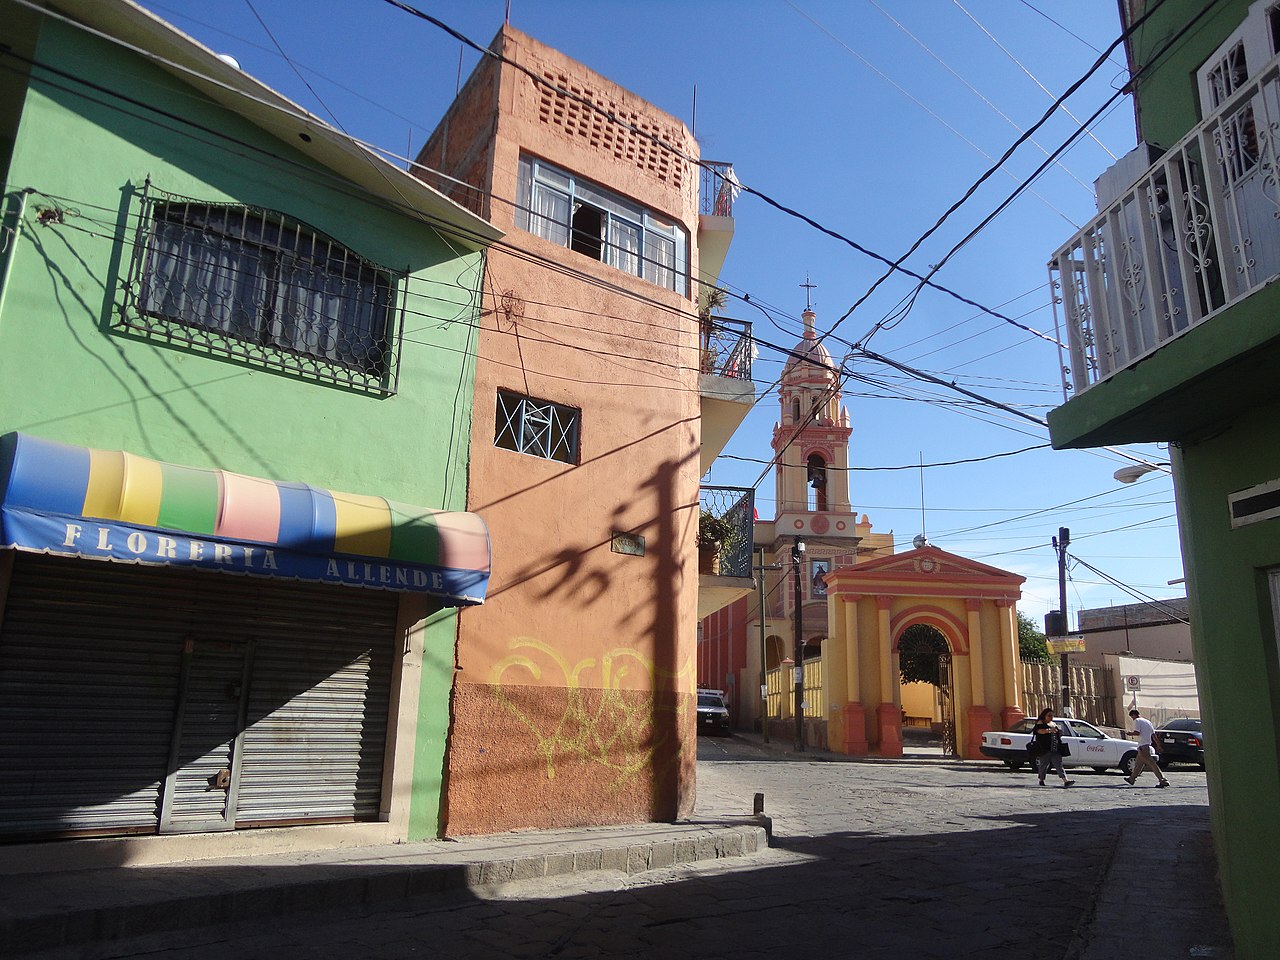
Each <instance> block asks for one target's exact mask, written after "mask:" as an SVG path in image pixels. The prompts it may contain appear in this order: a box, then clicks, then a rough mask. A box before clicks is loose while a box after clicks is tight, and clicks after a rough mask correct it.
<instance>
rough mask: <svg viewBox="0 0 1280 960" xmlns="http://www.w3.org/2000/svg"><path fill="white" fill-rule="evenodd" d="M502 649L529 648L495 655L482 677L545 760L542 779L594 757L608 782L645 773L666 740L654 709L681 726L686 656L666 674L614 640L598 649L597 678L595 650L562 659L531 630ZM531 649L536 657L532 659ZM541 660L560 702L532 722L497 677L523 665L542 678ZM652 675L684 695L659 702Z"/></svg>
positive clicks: (671, 755) (505, 677)
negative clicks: (551, 714)
mask: <svg viewBox="0 0 1280 960" xmlns="http://www.w3.org/2000/svg"><path fill="white" fill-rule="evenodd" d="M508 649H510V650H512V651H529V652H532V653H533V655H530V653H528V652H520V653H516V652H513V653H512V654H511V655H510V656H507V657H505V658H503V659H502V660H499V661H498V662H497V663H496V664H494V666H493V670H492V671H491V672H490V675H489V678H490V683H492V684H493V688H494V689H495V690H496V691H497V696H498V698H499V699H500V700H501V701H502V703H503V705H504V706H505V707H506V708H507V710H509V711H510V712H511V714H512V715H513V716H514V717H515V718H516V720H517V721H519V723H520V724H521V725H522V726H524V727H525V728H526V729H527V730H528V731H529V732H530V734H532V736H533V737H534V740H535V742H536V744H537V752H538V754H539V755H540V756H541V757H542V758H543V759H544V760H545V762H546V767H547V779H548V780H554V779H555V776H556V763H557V762H562V763H563V762H564V761H566V760H569V759H574V760H578V761H587V762H591V763H596V764H600V765H602V766H604V767H606V768H608V769H610V770H612V771H613V772H614V774H615V776H614V783H613V785H614V787H615V788H617V787H621V786H623V785H624V784H626V783H627V782H629V781H631V780H633V779H635V778H636V777H637V776H639V775H640V774H642V773H645V774H653V773H654V772H655V763H656V762H657V760H658V757H659V752H660V751H662V748H663V747H667V746H669V745H670V744H671V740H672V736H671V733H670V732H669V731H668V732H660V731H658V730H657V729H655V725H654V723H653V719H654V715H655V714H656V713H658V712H659V711H660V710H662V711H664V712H669V713H672V714H674V717H675V724H674V729H676V730H679V729H682V728H683V727H684V725H685V723H686V722H687V720H688V716H687V714H688V710H689V707H690V706H691V705H692V702H693V697H692V694H693V692H694V690H693V688H694V674H693V658H692V657H689V658H687V659H686V660H685V662H684V663H683V664H682V665H681V666H680V668H679V669H678V670H677V671H675V672H674V673H673V672H671V671H668V670H660V669H659V668H658V667H657V665H656V664H655V663H654V662H653V661H652V660H650V659H648V658H647V657H645V656H643V655H642V654H640V653H638V652H637V651H635V650H633V649H631V648H630V647H615V648H614V649H612V650H609V651H607V652H606V653H603V654H601V655H600V660H599V674H598V678H597V677H596V676H592V673H593V672H594V671H595V670H596V668H597V663H596V658H595V657H586V658H584V659H582V660H579V661H578V662H577V663H575V664H570V663H569V661H568V660H566V659H565V658H564V656H563V655H562V654H561V653H560V651H558V650H557V649H556V648H555V647H553V646H551V645H550V644H548V643H544V642H543V641H541V640H538V639H536V638H533V637H517V638H516V639H514V640H512V641H511V643H510V644H509V645H508ZM537 654H541V655H542V656H541V657H537V658H535V657H536V655H537ZM544 659H545V660H546V661H550V665H551V667H552V668H554V669H557V670H558V671H559V674H560V678H561V679H562V681H563V692H564V696H565V705H564V708H563V710H562V711H561V713H560V715H559V717H558V718H555V719H554V720H544V721H542V722H541V723H539V722H538V721H536V720H534V719H533V718H531V717H530V716H529V714H528V713H527V712H526V711H525V710H523V709H522V708H521V706H520V705H519V704H518V703H516V702H515V701H514V700H513V699H512V698H511V697H510V696H509V695H508V693H507V691H506V689H504V682H510V679H509V674H510V673H511V672H512V671H520V670H523V671H527V672H528V674H529V676H530V677H531V678H532V679H533V680H534V681H535V682H537V681H540V680H542V679H543V667H542V664H541V663H540V662H539V661H540V660H544ZM637 670H638V671H640V672H641V675H642V678H643V680H644V683H643V685H642V686H640V688H639V689H633V690H631V691H630V695H629V696H628V695H627V694H626V693H624V690H623V686H622V685H623V683H624V682H625V681H626V680H627V679H628V678H630V677H634V676H635V671H637ZM595 679H598V681H599V682H598V685H597V684H592V685H591V686H589V687H587V686H584V681H589V680H595ZM659 682H664V683H666V684H667V685H668V688H669V689H674V690H675V691H677V692H678V693H680V694H687V696H677V697H676V698H675V701H674V706H672V707H659V706H658V704H657V698H656V697H655V691H656V690H657V689H658V684H659ZM557 686H560V685H557ZM544 689H548V690H552V689H555V688H554V687H550V688H544ZM646 693H647V694H648V696H647V697H646V696H644V694H646ZM593 695H594V696H593ZM593 699H594V700H595V703H594V705H593V704H592V701H593ZM664 752H665V754H666V756H665V760H664V763H663V765H664V766H666V765H670V764H671V763H673V762H675V761H676V760H678V756H677V753H676V751H674V750H667V751H664Z"/></svg>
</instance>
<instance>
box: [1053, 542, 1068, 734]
mask: <svg viewBox="0 0 1280 960" xmlns="http://www.w3.org/2000/svg"><path fill="white" fill-rule="evenodd" d="M1069 543H1071V531H1070V530H1068V529H1067V528H1066V527H1059V528H1058V535H1057V536H1056V537H1054V538H1053V548H1054V549H1055V550H1057V551H1058V610H1059V611H1060V612H1061V614H1062V615H1061V617H1059V619H1058V623H1059V624H1060V625H1061V626H1060V629H1061V633H1060V636H1063V637H1065V636H1066V635H1067V545H1068V544H1069ZM1061 658H1062V659H1061V666H1062V709H1061V710H1060V711H1059V714H1058V715H1059V716H1062V717H1069V716H1071V663H1070V661H1069V660H1068V659H1067V654H1066V653H1065V652H1064V653H1063V654H1061Z"/></svg>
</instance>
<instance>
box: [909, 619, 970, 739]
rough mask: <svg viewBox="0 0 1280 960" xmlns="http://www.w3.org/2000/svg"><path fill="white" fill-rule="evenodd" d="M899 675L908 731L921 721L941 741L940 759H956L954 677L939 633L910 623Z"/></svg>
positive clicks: (925, 626)
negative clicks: (945, 757)
mask: <svg viewBox="0 0 1280 960" xmlns="http://www.w3.org/2000/svg"><path fill="white" fill-rule="evenodd" d="M898 675H899V676H898V679H899V682H900V683H901V684H902V703H903V713H904V716H905V720H906V724H907V728H908V730H909V729H911V726H912V725H913V724H918V723H919V722H920V721H924V722H925V723H927V724H928V725H929V726H930V729H931V730H934V732H935V733H936V734H937V736H938V738H939V739H940V740H941V744H942V753H943V756H948V757H954V756H956V754H957V750H956V718H955V696H954V693H955V675H954V672H953V670H952V661H951V647H950V645H949V644H948V643H947V638H946V637H945V636H943V635H942V632H941V631H940V630H938V629H937V628H936V627H932V626H930V625H929V624H927V623H913V624H912V625H911V626H909V627H907V628H906V629H905V630H903V631H902V636H901V637H900V638H899V639H898ZM913 694H914V695H913ZM922 705H924V708H923V709H922ZM925 709H927V710H928V713H927V715H926V714H925Z"/></svg>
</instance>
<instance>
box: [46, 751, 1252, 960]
mask: <svg viewBox="0 0 1280 960" xmlns="http://www.w3.org/2000/svg"><path fill="white" fill-rule="evenodd" d="M699 746H700V761H699V769H698V814H699V815H700V816H701V817H706V818H713V817H717V816H730V815H741V814H744V813H749V812H750V809H751V802H752V795H753V794H754V793H757V792H762V793H764V794H765V798H766V799H765V804H766V813H767V814H769V815H770V816H771V817H772V818H773V830H774V837H773V846H772V847H771V848H770V849H768V850H766V851H764V852H762V853H758V854H754V855H752V856H747V857H737V858H730V859H722V860H714V861H704V862H700V863H696V864H689V865H684V866H678V867H674V868H668V869H661V870H651V871H648V872H646V873H642V874H633V875H631V876H627V875H624V874H621V873H614V872H606V871H597V872H593V873H581V874H573V875H569V876H565V877H560V878H544V879H542V880H535V881H521V882H514V883H508V884H504V885H500V886H494V887H489V888H486V889H484V890H483V891H480V892H479V893H477V892H476V891H469V892H458V893H453V894H449V895H446V896H435V897H432V898H423V899H420V900H416V901H410V902H408V903H407V904H406V903H400V904H397V905H396V906H395V907H391V908H387V909H383V910H378V911H376V912H368V911H366V912H362V913H355V912H346V913H333V912H330V913H326V914H325V915H323V916H322V917H316V916H312V917H289V918H285V919H283V920H279V921H270V922H264V923H260V924H256V925H252V924H239V925H236V926H232V927H227V926H224V927H215V928H209V929H206V930H202V931H194V932H192V933H189V934H183V935H174V934H169V935H165V936H159V935H157V936H153V937H147V938H142V939H137V940H133V941H127V942H123V943H118V944H115V945H113V946H110V947H103V948H95V949H90V950H82V951H79V952H77V953H74V954H73V953H66V954H48V955H47V956H79V957H99V958H100V957H126V956H134V957H136V956H147V957H151V958H156V957H159V958H168V957H173V958H177V957H182V958H191V960H215V958H217V960H223V958H225V957H227V956H238V957H307V958H312V960H323V958H352V957H378V958H388V960H390V958H398V957H427V956H430V957H446V958H452V957H458V958H463V957H566V958H568V957H584V958H585V957H618V958H630V957H636V958H639V957H646V958H653V957H706V958H712V957H735V958H737V957H744V958H754V957H766V956H768V957H775V958H776V957H779V956H784V957H802V956H835V957H853V958H864V957H865V958H904V960H906V958H913V960H914V958H923V960H929V958H939V960H941V958H947V960H953V958H959V957H992V958H996V957H999V958H1002V960H1021V958H1025V960H1045V958H1053V960H1057V958H1072V960H1102V958H1107V957H1121V956H1123V957H1125V958H1126V960H1144V958H1150V960H1157V958H1158V960H1172V958H1178V957H1192V956H1194V957H1215V958H1229V957H1230V956H1231V952H1230V947H1229V943H1230V941H1229V937H1228V935H1227V933H1226V929H1225V924H1224V921H1223V918H1222V910H1221V906H1220V905H1218V898H1217V891H1216V883H1215V881H1214V879H1213V877H1212V871H1211V869H1210V870H1208V871H1206V869H1205V865H1206V862H1207V863H1208V864H1209V865H1210V867H1211V864H1212V860H1211V857H1209V855H1208V850H1207V847H1208V844H1209V835H1208V807H1207V795H1206V790H1205V776H1204V774H1203V773H1200V772H1198V771H1194V770H1193V769H1191V768H1175V769H1174V770H1172V771H1171V772H1170V774H1169V777H1170V780H1171V781H1172V784H1173V786H1172V788H1170V789H1167V790H1158V789H1156V788H1155V785H1154V780H1152V779H1150V778H1145V779H1144V781H1139V783H1138V785H1137V786H1133V787H1131V786H1129V785H1127V784H1126V783H1125V781H1124V780H1123V778H1122V777H1121V776H1120V774H1119V773H1118V772H1115V771H1112V772H1109V773H1106V774H1098V773H1094V772H1092V771H1088V772H1081V773H1079V774H1078V776H1077V780H1076V785H1075V786H1073V787H1071V788H1070V789H1062V788H1061V787H1056V786H1055V787H1049V786H1045V787H1040V786H1038V785H1037V783H1036V780H1035V778H1034V777H1033V776H1030V775H1028V774H1027V773H1025V772H1022V773H1012V772H1009V771H1007V770H1006V769H1005V768H1004V767H1002V766H1001V765H999V764H996V763H994V762H974V761H967V762H960V761H950V760H943V759H935V758H930V759H903V760H897V761H877V760H864V761H858V762H829V761H825V760H823V759H818V758H816V757H814V758H812V759H810V758H806V757H805V756H804V755H786V754H781V753H778V752H770V751H767V750H764V749H762V748H761V747H760V746H758V745H756V744H753V743H751V742H748V741H746V740H744V739H743V738H739V737H734V738H726V739H703V740H702V741H701V742H700V744H699ZM1206 873H1208V875H1206ZM1037 885H1038V886H1037ZM1135 885H1137V886H1140V887H1141V890H1135V889H1134V886H1135ZM1033 886H1035V887H1036V889H1035V890H1034V891H1033ZM1175 889H1176V890H1177V895H1178V902H1179V903H1180V904H1192V905H1193V906H1192V907H1191V908H1190V909H1189V910H1184V911H1183V912H1182V913H1180V914H1179V916H1178V919H1177V920H1176V921H1175V922H1174V923H1173V924H1172V925H1170V924H1168V923H1165V924H1163V925H1156V926H1157V927H1158V933H1157V936H1156V939H1155V940H1153V941H1150V942H1147V943H1138V944H1134V945H1130V944H1129V943H1128V942H1127V941H1128V940H1129V935H1130V924H1131V923H1132V918H1133V917H1134V916H1138V915H1141V914H1142V913H1143V912H1145V911H1148V910H1149V905H1148V903H1146V902H1138V901H1140V900H1141V897H1149V896H1151V895H1152V894H1161V893H1168V892H1170V891H1172V890H1175ZM1131 895H1133V896H1135V897H1137V898H1138V900H1137V901H1135V900H1132V899H1129V897H1130V896H1131ZM1033 903H1034V904H1035V905H1034V906H1033ZM1195 904H1204V906H1203V907H1200V908H1197V907H1195V906H1194V905H1195ZM1135 911H1136V912H1135ZM1148 919H1149V917H1148Z"/></svg>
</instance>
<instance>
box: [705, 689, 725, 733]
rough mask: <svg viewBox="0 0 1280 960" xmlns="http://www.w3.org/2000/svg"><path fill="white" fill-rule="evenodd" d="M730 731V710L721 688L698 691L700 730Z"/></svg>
mask: <svg viewBox="0 0 1280 960" xmlns="http://www.w3.org/2000/svg"><path fill="white" fill-rule="evenodd" d="M704 730H705V731H706V732H707V733H728V732H729V710H728V708H727V707H726V706H725V705H724V694H723V693H722V692H721V691H719V690H699V691H698V732H699V733H702V732H703V731H704Z"/></svg>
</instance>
